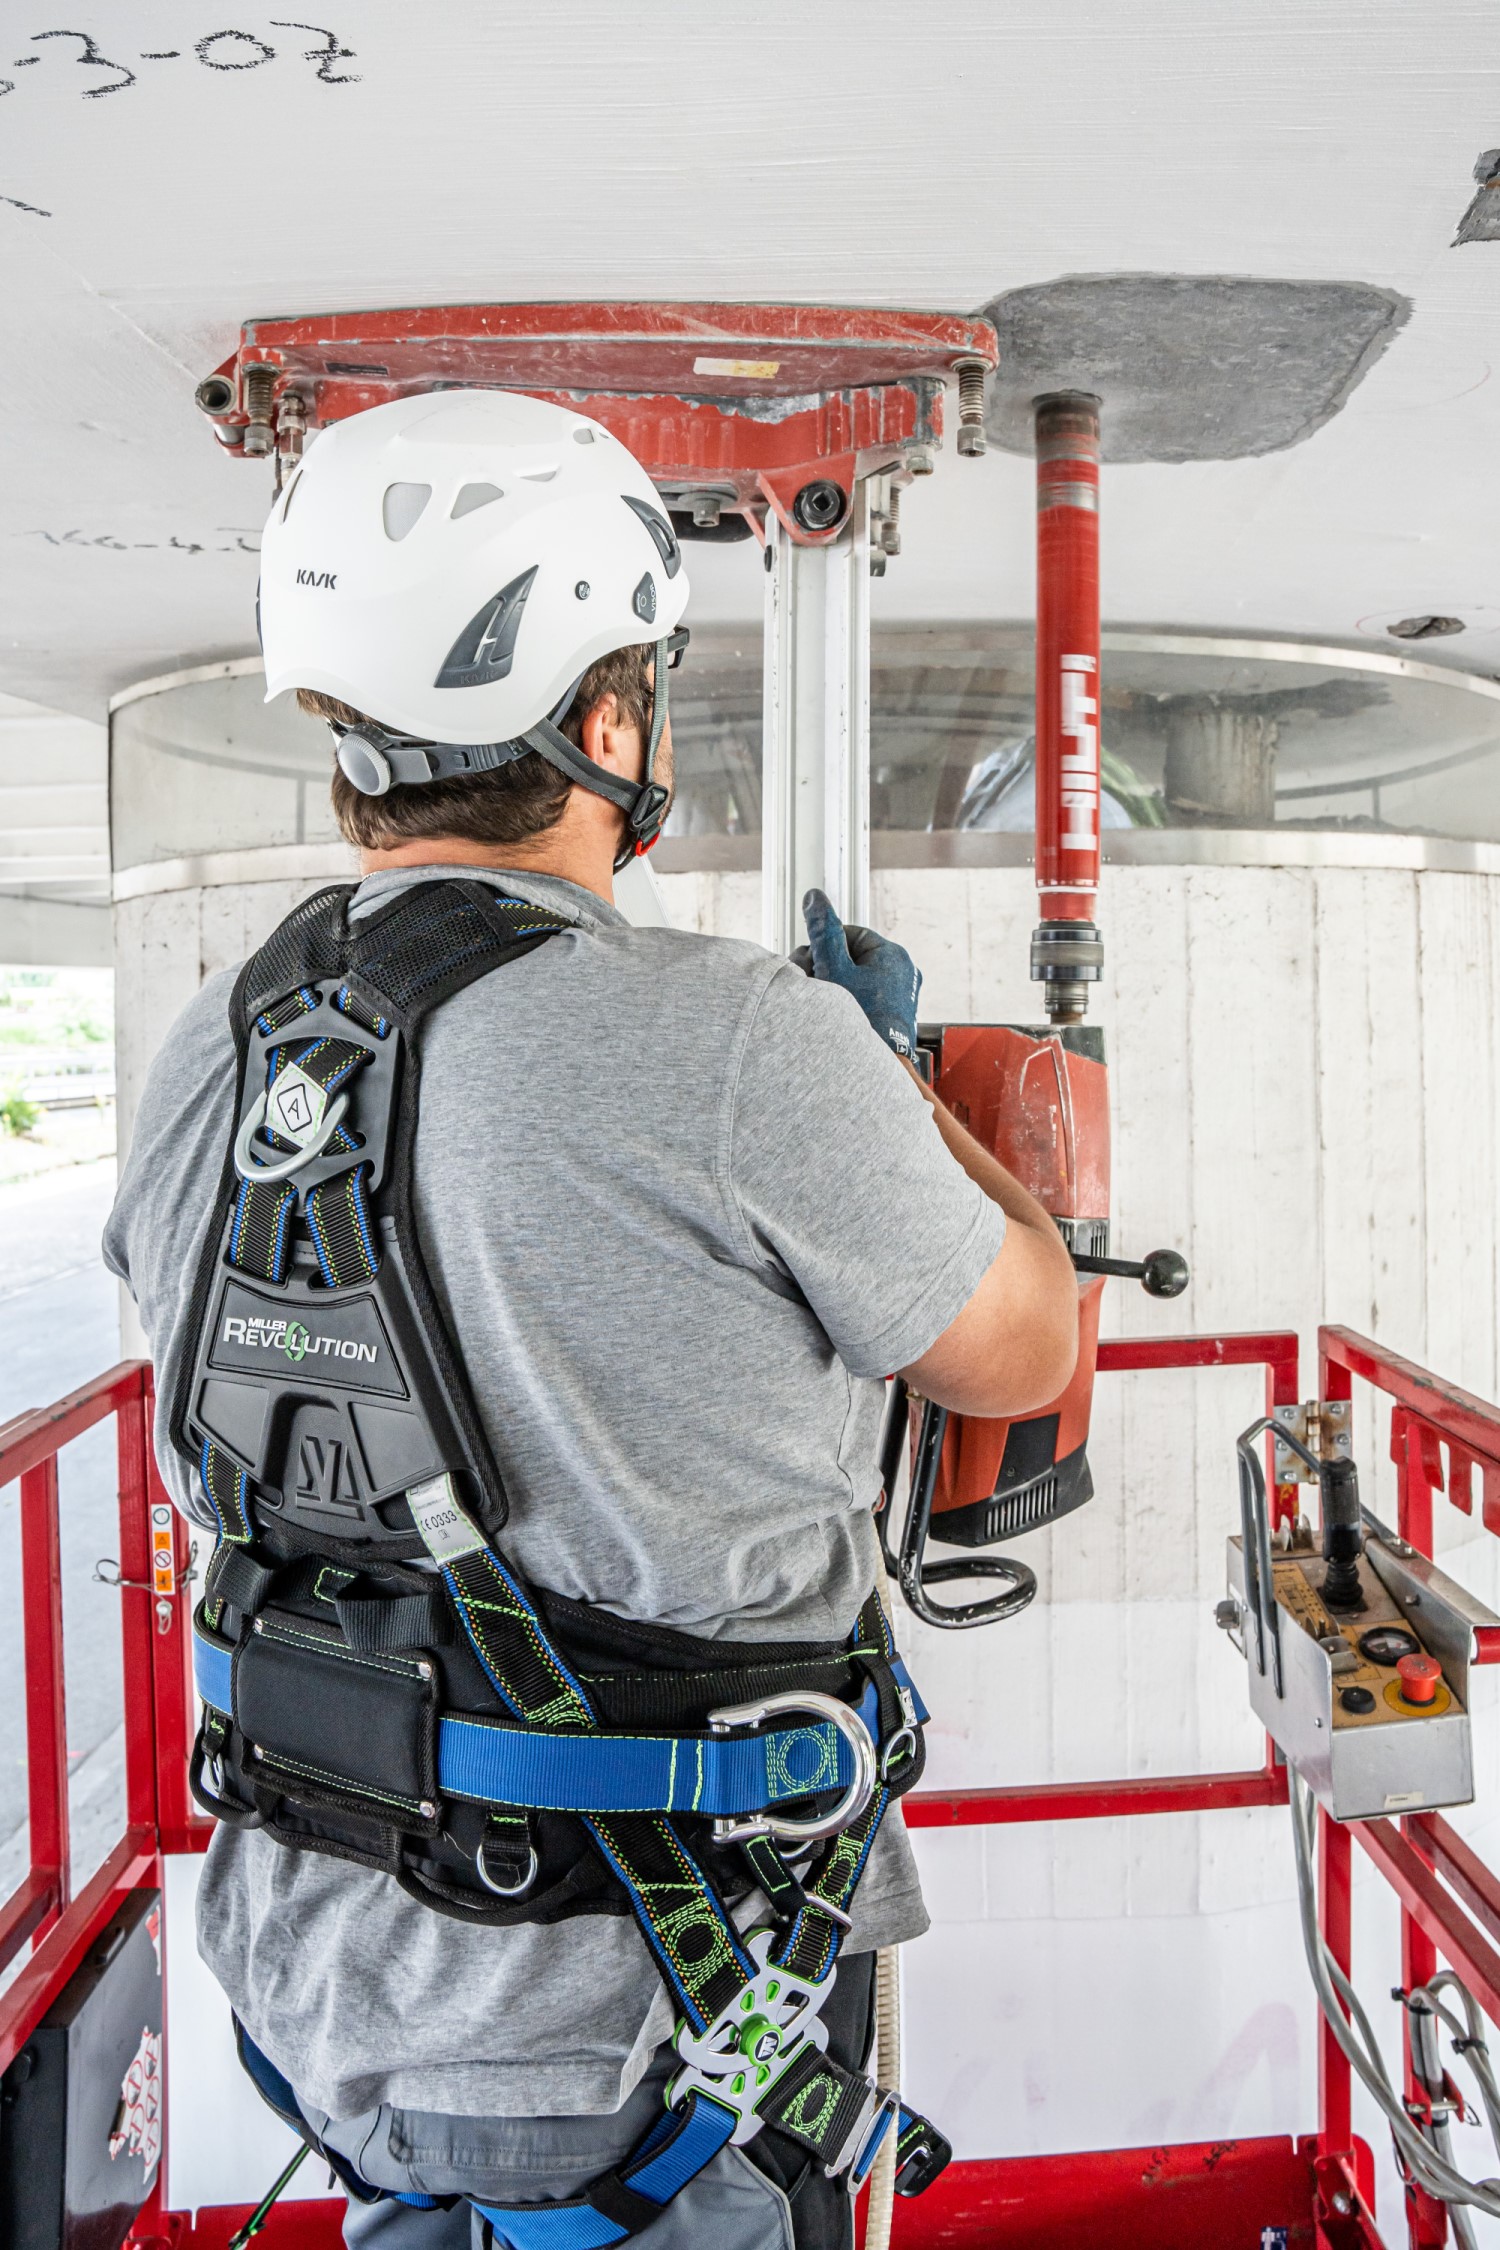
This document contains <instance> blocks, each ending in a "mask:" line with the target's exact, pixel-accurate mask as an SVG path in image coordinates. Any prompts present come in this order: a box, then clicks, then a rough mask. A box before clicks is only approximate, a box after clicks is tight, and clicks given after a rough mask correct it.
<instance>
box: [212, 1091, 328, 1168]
mask: <svg viewBox="0 0 1500 2250" xmlns="http://www.w3.org/2000/svg"><path fill="white" fill-rule="evenodd" d="M267 1098H268V1097H267V1096H266V1095H265V1094H260V1095H258V1096H257V1097H256V1100H255V1103H254V1105H253V1106H252V1108H251V1110H250V1112H249V1114H248V1116H247V1117H246V1119H245V1122H244V1124H243V1125H242V1126H241V1127H240V1129H239V1132H238V1133H237V1134H236V1135H235V1142H234V1168H235V1170H236V1171H237V1172H238V1174H239V1176H240V1178H241V1179H242V1180H265V1181H267V1182H269V1181H271V1180H289V1179H290V1178H291V1176H292V1174H293V1173H294V1172H300V1171H301V1169H302V1167H303V1165H304V1164H311V1162H312V1160H313V1158H314V1157H315V1156H321V1155H322V1153H323V1151H324V1149H325V1148H327V1146H328V1144H329V1142H330V1141H331V1140H332V1139H333V1136H334V1134H335V1133H336V1132H337V1131H338V1129H339V1125H340V1123H341V1121H342V1119H343V1115H344V1112H345V1110H346V1109H347V1108H348V1107H349V1096H348V1095H347V1094H337V1095H335V1096H334V1099H333V1100H332V1101H331V1102H330V1103H329V1105H328V1108H327V1110H326V1111H325V1112H324V1116H323V1122H322V1124H321V1125H320V1126H319V1127H318V1129H317V1131H316V1132H315V1133H314V1135H313V1137H312V1139H311V1140H310V1141H304V1142H303V1144H302V1146H301V1148H299V1149H294V1150H293V1151H292V1153H291V1155H290V1156H277V1157H273V1158H272V1159H271V1160H270V1162H269V1163H267V1162H266V1161H264V1160H263V1159H262V1158H261V1157H258V1156H257V1155H256V1154H255V1150H254V1147H253V1145H252V1144H253V1143H254V1140H255V1136H256V1134H257V1133H258V1132H259V1131H260V1129H261V1127H262V1125H264V1123H265V1121H266V1101H267Z"/></svg>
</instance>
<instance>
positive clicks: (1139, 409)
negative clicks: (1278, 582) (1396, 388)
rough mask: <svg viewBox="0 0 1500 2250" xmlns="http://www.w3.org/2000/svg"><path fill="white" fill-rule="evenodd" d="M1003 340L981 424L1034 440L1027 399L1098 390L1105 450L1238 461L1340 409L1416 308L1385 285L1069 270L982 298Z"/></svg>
mask: <svg viewBox="0 0 1500 2250" xmlns="http://www.w3.org/2000/svg"><path fill="white" fill-rule="evenodd" d="M984 311H985V313H986V315H987V317H988V318H989V319H991V320H992V321H993V322H994V324H995V328H996V330H997V332H998V334H999V338H1000V368H999V372H998V374H997V375H996V377H995V379H994V381H993V383H992V384H991V387H990V405H989V417H988V422H989V432H990V435H991V437H992V438H993V439H994V441H995V443H996V444H997V445H1001V446H1004V447H1005V448H1006V450H1007V451H1009V452H1012V453H1030V451H1031V450H1032V445H1033V435H1032V411H1031V402H1032V400H1033V399H1034V398H1036V397H1037V396H1038V394H1039V393H1041V392H1044V391H1069V390H1077V391H1094V392H1096V393H1097V394H1098V395H1099V397H1100V398H1101V399H1102V400H1103V402H1104V412H1103V441H1104V458H1105V460H1106V461H1167V462H1170V461H1236V460H1241V459H1243V458H1245V457H1246V456H1247V455H1251V454H1259V453H1279V452H1282V451H1284V450H1285V448H1286V447H1287V446H1291V445H1299V444H1301V442H1302V440H1303V439H1304V438H1308V437H1311V436H1312V434H1313V432H1314V430H1317V429H1321V428H1322V426H1323V424H1324V423H1325V422H1327V421H1328V420H1330V418H1331V417H1332V416H1333V415H1335V414H1337V412H1338V411H1339V409H1340V407H1341V406H1343V405H1344V403H1345V402H1346V400H1347V399H1348V398H1349V396H1350V394H1351V392H1352V391H1353V390H1354V389H1355V387H1356V385H1357V384H1359V383H1360V382H1361V381H1362V380H1363V379H1364V377H1365V376H1366V375H1367V374H1368V373H1369V371H1370V369H1371V367H1373V366H1374V364H1375V362H1376V360H1377V359H1379V357H1380V355H1381V353H1382V352H1383V351H1384V350H1385V348H1386V346H1387V345H1388V344H1389V343H1390V341H1391V339H1392V337H1393V336H1394V335H1395V334H1396V332H1397V330H1398V329H1399V328H1401V327H1402V326H1403V324H1404V323H1405V321H1406V319H1407V316H1408V315H1409V313H1410V311H1411V305H1410V301H1409V300H1408V299H1407V298H1405V297H1402V296H1399V295H1398V294H1397V292H1396V291H1395V290H1393V289H1373V288H1370V287H1369V286H1368V285H1366V284H1365V283H1362V282H1354V281H1272V280H1257V279H1252V278H1246V277H1241V276H1237V275H1232V274H1154V273H1121V274H1097V275H1091V274H1077V275H1069V276H1067V277H1066V278H1064V279H1063V280H1060V281H1049V282H1044V283H1042V284H1041V285H1040V286H1039V287H1034V288H1025V289H1010V290H1007V291H1006V292H1005V293H1004V294H1003V295H1002V296H999V297H996V298H995V299H994V300H993V301H992V302H991V303H989V304H987V305H986V306H985V307H984Z"/></svg>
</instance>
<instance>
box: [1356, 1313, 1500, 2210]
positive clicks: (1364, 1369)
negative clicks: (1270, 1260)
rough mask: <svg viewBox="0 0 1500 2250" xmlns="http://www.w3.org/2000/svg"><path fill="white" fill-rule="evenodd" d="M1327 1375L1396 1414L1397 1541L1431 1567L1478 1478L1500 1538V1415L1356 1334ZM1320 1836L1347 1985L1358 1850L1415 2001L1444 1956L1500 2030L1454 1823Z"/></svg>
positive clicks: (1492, 1653)
mask: <svg viewBox="0 0 1500 2250" xmlns="http://www.w3.org/2000/svg"><path fill="white" fill-rule="evenodd" d="M1318 1363H1319V1396H1320V1397H1322V1398H1325V1399H1347V1398H1349V1397H1351V1396H1352V1395H1353V1384H1354V1378H1355V1377H1358V1378H1359V1380H1360V1381H1361V1382H1364V1383H1368V1384H1370V1385H1371V1387H1372V1388H1373V1389H1375V1390H1376V1391H1378V1392H1381V1393H1383V1395H1384V1396H1385V1397H1386V1398H1388V1399H1390V1401H1391V1402H1392V1403H1391V1438H1390V1450H1391V1459H1392V1460H1393V1461H1394V1463H1395V1465H1396V1529H1397V1531H1398V1532H1399V1533H1400V1535H1401V1537H1402V1538H1403V1539H1405V1540H1407V1541H1409V1543H1410V1544H1411V1545H1412V1546H1413V1547H1415V1548H1417V1549H1418V1550H1419V1551H1420V1552H1421V1553H1422V1554H1424V1555H1431V1553H1432V1541H1433V1495H1434V1493H1437V1492H1445V1493H1446V1495H1447V1498H1448V1501H1449V1503H1450V1505H1451V1506H1453V1507H1455V1508H1457V1509H1458V1510H1459V1511H1460V1513H1461V1514H1463V1515H1466V1516H1472V1514H1473V1512H1474V1476H1475V1472H1476V1471H1477V1472H1478V1473H1479V1477H1480V1482H1481V1494H1482V1508H1481V1521H1482V1522H1483V1524H1484V1528H1485V1530H1486V1531H1489V1532H1493V1533H1495V1534H1497V1535H1500V1407H1494V1406H1491V1405H1490V1404H1489V1403H1488V1401H1487V1400H1485V1399H1482V1398H1476V1397H1475V1396H1474V1394H1473V1393H1472V1392H1471V1391H1464V1390H1460V1389H1459V1388H1458V1386H1457V1384H1454V1383H1446V1382H1444V1381H1443V1380H1442V1378H1441V1377H1439V1376H1437V1375H1432V1374H1429V1373H1428V1371H1427V1369H1426V1368H1425V1367H1418V1366H1417V1365H1416V1363H1415V1362H1414V1361H1413V1360H1409V1359H1403V1358H1402V1357H1401V1355H1400V1353H1399V1352H1389V1351H1386V1350H1384V1349H1383V1348H1382V1346H1381V1345H1379V1344H1376V1343H1372V1342H1371V1340H1370V1338H1369V1337H1368V1336H1360V1335H1358V1334H1356V1333H1355V1331H1354V1330H1353V1329H1352V1328H1336V1327H1329V1328H1320V1329H1319V1331H1318ZM1445 1454H1446V1456H1447V1466H1446V1472H1445V1469H1444V1455H1445ZM1474 1638H1475V1642H1476V1647H1475V1655H1474V1661H1475V1662H1476V1663H1479V1664H1493V1663H1496V1662H1497V1661H1500V1630H1497V1629H1496V1628H1495V1627H1485V1628H1481V1629H1480V1630H1479V1631H1477V1632H1476V1633H1475V1636H1474ZM1318 1826H1319V1833H1320V1837H1321V1851H1320V1855H1319V1859H1320V1866H1319V1872H1320V1903H1321V1908H1322V1919H1323V1934H1324V1936H1325V1938H1326V1939H1327V1941H1328V1944H1329V1946H1330V1947H1331V1948H1332V1950H1333V1953H1334V1955H1335V1957H1336V1958H1337V1960H1338V1963H1339V1966H1340V1967H1341V1968H1342V1969H1343V1970H1344V1972H1345V1974H1346V1975H1347V1974H1348V1973H1349V1968H1350V1884H1351V1866H1350V1862H1351V1859H1352V1856H1353V1846H1354V1843H1355V1842H1356V1841H1357V1842H1358V1843H1359V1845H1360V1847H1361V1848H1362V1850H1364V1851H1365V1852H1366V1853H1367V1854H1368V1855H1369V1857H1370V1859H1372V1860H1373V1861H1374V1863H1375V1865H1376V1866H1377V1867H1378V1868H1379V1870H1380V1872H1381V1874H1382V1875H1383V1876H1384V1877H1385V1879H1386V1881H1387V1882H1388V1883H1389V1884H1390V1885H1391V1888H1392V1889H1393V1890H1394V1891H1395V1893H1396V1895H1397V1897H1398V1898H1399V1899H1400V1901H1401V1982H1402V1984H1403V1986H1405V1988H1406V1989H1407V1990H1408V1991H1410V1990H1411V1988H1412V1987H1413V1986H1414V1985H1420V1984H1426V1982H1427V1981H1428V1979H1429V1978H1430V1977H1431V1976H1432V1975H1433V1974H1434V1972H1435V1970H1436V1968H1437V1961H1438V1955H1439V1954H1440V1953H1441V1954H1442V1956H1443V1958H1444V1959H1445V1960H1446V1961H1447V1962H1448V1963H1449V1965H1450V1967H1452V1968H1454V1969H1456V1970H1457V1971H1458V1974H1459V1975H1460V1976H1461V1977H1462V1978H1463V1980H1464V1982H1465V1983H1466V1984H1467V1985H1468V1986H1469V1988H1470V1990H1471V1991H1472V1992H1473V1994H1474V1997H1475V1999H1476V2000H1477V2001H1478V2002H1479V2005H1480V2006H1481V2007H1482V2008H1483V2010H1484V2012H1485V2014H1486V2015H1487V2016H1488V2017H1489V2018H1490V2020H1491V2022H1492V2023H1500V1952H1497V1950H1496V1944H1497V1943H1500V1880H1497V1878H1496V1877H1495V1876H1494V1875H1493V1874H1492V1873H1491V1871H1490V1869H1489V1868H1487V1867H1486V1866H1485V1865H1484V1863H1483V1862H1482V1861H1481V1860H1480V1859H1478V1858H1477V1857H1476V1856H1475V1854H1474V1853H1473V1852H1472V1851H1471V1850H1470V1848H1469V1846H1468V1845H1467V1844H1466V1843H1465V1842H1464V1841H1463V1838H1462V1837H1461V1836H1459V1835H1458V1833H1457V1832H1456V1830H1455V1829H1454V1828H1452V1827H1451V1826H1450V1824H1449V1823H1448V1822H1447V1821H1446V1820H1444V1818H1443V1816H1442V1814H1441V1813H1413V1814H1410V1815H1408V1816H1407V1817H1406V1818H1404V1819H1403V1820H1402V1821H1401V1822H1400V1824H1399V1826H1398V1825H1397V1824H1396V1823H1394V1822H1392V1821H1389V1820H1361V1821H1356V1822H1353V1823H1352V1824H1351V1825H1349V1826H1347V1827H1339V1826H1338V1825H1337V1824H1336V1823H1335V1822H1333V1821H1331V1820H1329V1819H1328V1817H1327V1815H1326V1814H1322V1813H1320V1815H1319V1821H1318ZM1492 1941H1495V1942H1492ZM1403 2038H1404V2039H1405V2031H1403ZM1405 2057H1406V2098H1407V2101H1408V2103H1409V2104H1411V2105H1412V2106H1414V2108H1416V2109H1417V2110H1418V2111H1422V2110H1423V2109H1424V2108H1425V2096H1424V2095H1423V2093H1422V2089H1421V2087H1420V2086H1419V2085H1418V2083H1417V2080H1416V2078H1415V2076H1414V2074H1413V2071H1412V2066H1411V2046H1410V2041H1409V2040H1406V2045H1405ZM1322 2061H1323V2068H1322V2087H1323V2130H1324V2132H1325V2133H1327V2134H1334V2135H1337V2134H1339V2133H1342V2134H1344V2135H1345V2136H1346V2137H1347V2134H1348V2130H1349V2125H1348V2119H1349V2066H1348V2064H1347V2062H1345V2060H1344V2057H1343V2055H1342V2053H1341V2052H1340V2051H1339V2049H1338V2047H1337V2045H1336V2043H1335V2041H1334V2039H1333V2036H1332V2034H1331V2033H1330V2032H1329V2031H1328V2030H1327V2029H1326V2027H1325V2028H1324V2031H1323V2055H1322ZM1408 2213H1409V2224H1410V2233H1411V2243H1412V2250H1431V2246H1435V2245H1438V2244H1442V2243H1445V2242H1446V2241H1447V2240H1448V2222H1447V2217H1446V2214H1445V2213H1444V2211H1443V2207H1442V2205H1441V2204H1439V2203H1435V2202H1434V2201H1433V2199H1432V2198H1431V2197H1430V2196H1428V2195H1426V2194H1424V2193H1423V2191H1422V2190H1421V2189H1420V2188H1417V2189H1413V2190H1410V2191H1409V2192H1408Z"/></svg>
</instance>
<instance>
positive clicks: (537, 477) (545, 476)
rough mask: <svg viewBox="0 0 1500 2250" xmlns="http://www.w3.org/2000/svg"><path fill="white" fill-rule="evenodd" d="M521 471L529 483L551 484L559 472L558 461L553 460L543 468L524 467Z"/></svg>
mask: <svg viewBox="0 0 1500 2250" xmlns="http://www.w3.org/2000/svg"><path fill="white" fill-rule="evenodd" d="M520 473H521V475H522V476H523V477H524V478H525V479H526V482H527V483H528V484H550V483H551V482H552V479H553V478H554V477H555V476H556V474H557V463H556V462H555V461H551V462H548V463H547V464H546V465H545V466H544V467H542V468H539V469H522V470H521V472H520Z"/></svg>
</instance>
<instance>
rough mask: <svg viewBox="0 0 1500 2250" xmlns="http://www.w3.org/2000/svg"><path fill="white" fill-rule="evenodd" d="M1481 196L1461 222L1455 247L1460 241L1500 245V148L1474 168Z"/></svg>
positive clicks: (1486, 152) (1487, 152) (1490, 150)
mask: <svg viewBox="0 0 1500 2250" xmlns="http://www.w3.org/2000/svg"><path fill="white" fill-rule="evenodd" d="M1474 177H1475V179H1476V180H1477V181H1478V182H1479V193H1478V194H1477V195H1476V196H1475V198H1474V200H1473V202H1472V203H1471V204H1470V205H1469V208H1468V210H1467V211H1465V213H1464V215H1463V217H1462V218H1461V219H1460V220H1459V222H1458V232H1457V234H1456V235H1455V236H1454V238H1453V245H1454V248H1455V249H1457V247H1458V245H1459V244H1460V243H1461V242H1500V148H1487V149H1485V150H1484V152H1483V154H1482V155H1481V156H1480V158H1479V160H1478V162H1477V163H1476V164H1475V166H1474Z"/></svg>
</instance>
